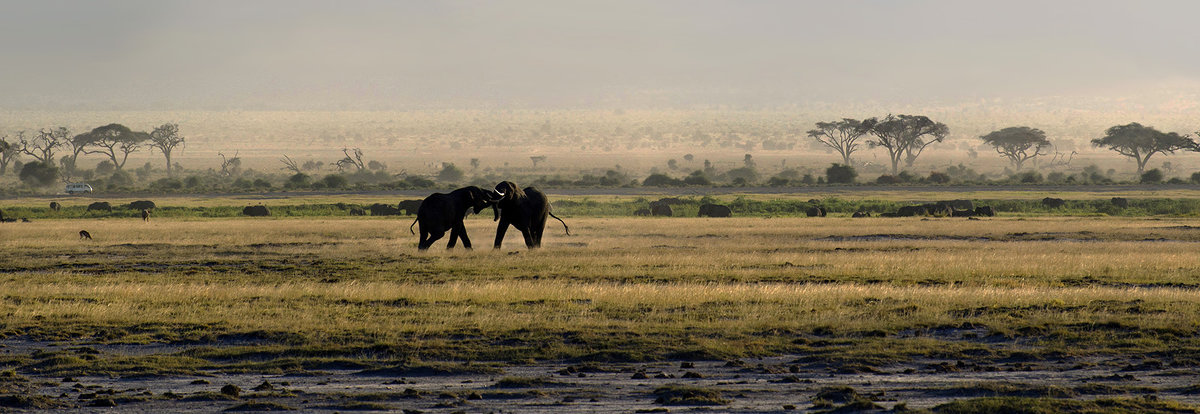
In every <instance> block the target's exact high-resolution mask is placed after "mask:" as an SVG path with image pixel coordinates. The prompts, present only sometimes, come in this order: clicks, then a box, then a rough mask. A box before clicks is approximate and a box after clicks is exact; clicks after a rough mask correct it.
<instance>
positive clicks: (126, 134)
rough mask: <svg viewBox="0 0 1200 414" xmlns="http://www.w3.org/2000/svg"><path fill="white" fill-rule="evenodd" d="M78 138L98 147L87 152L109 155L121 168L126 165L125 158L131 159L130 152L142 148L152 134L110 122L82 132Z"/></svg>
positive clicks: (115, 164) (118, 167) (114, 163)
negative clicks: (118, 154)
mask: <svg viewBox="0 0 1200 414" xmlns="http://www.w3.org/2000/svg"><path fill="white" fill-rule="evenodd" d="M76 139H83V140H85V141H87V142H89V143H90V145H91V146H92V147H95V148H96V149H95V150H85V151H84V152H85V153H87V154H104V155H107V156H108V158H109V159H111V160H112V163H113V165H114V166H116V167H117V169H118V170H120V169H122V168H124V167H125V160H127V159H129V154H132V153H134V152H136V151H137V150H139V149H141V147H142V144H143V143H145V142H146V141H148V140H149V139H150V134H147V133H145V132H137V131H133V130H130V129H129V128H128V127H126V126H124V125H121V124H108V125H105V126H102V127H97V128H96V129H93V130H91V132H88V133H86V134H82V135H80V136H79V137H76ZM118 152H120V153H121V156H120V158H118V157H117V153H118Z"/></svg>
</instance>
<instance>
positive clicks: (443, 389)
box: [0, 194, 1200, 412]
mask: <svg viewBox="0 0 1200 414" xmlns="http://www.w3.org/2000/svg"><path fill="white" fill-rule="evenodd" d="M930 195H931V196H932V197H930V199H939V198H959V197H962V196H963V195H962V194H951V195H945V194H930ZM1038 196H1040V195H1038ZM1109 196H1110V195H1109V194H1101V195H1098V196H1096V197H1091V198H1106V197H1109ZM1184 196H1186V195H1184ZM806 197H807V196H806ZM967 197H968V198H969V197H970V194H968V195H967ZM771 198H774V196H771ZM879 198H894V197H893V196H890V195H886V194H883V195H880V197H879ZM1025 198H1033V197H1025ZM1077 198H1079V199H1085V198H1088V197H1082V196H1080V197H1077ZM298 200H300V199H298ZM172 201H176V200H172ZM178 201H182V202H185V203H187V204H195V205H203V206H208V207H211V208H217V207H219V206H222V205H228V206H231V207H230V208H233V207H232V206H235V205H238V204H234V203H233V202H229V200H225V199H216V200H200V199H194V200H193V199H186V200H184V199H181V200H178ZM311 201H313V200H300V201H297V200H293V202H311ZM576 201H577V202H578V203H576V204H575V208H582V207H579V206H580V205H587V203H586V202H582V201H580V200H576ZM1131 201H1134V202H1135V204H1136V200H1131ZM241 202H244V200H243V201H241ZM266 202H267V203H279V204H278V205H282V204H286V203H287V201H286V199H285V200H282V201H281V200H274V201H271V200H267V201H266ZM29 203H30V204H29V205H30V206H33V205H35V204H34V203H36V205H41V204H42V200H36V201H30V202H29ZM9 204H13V205H15V207H9V208H6V210H10V211H11V210H13V209H16V211H22V210H21V208H23V207H21V204H22V202H13V203H9ZM72 204H78V203H72ZM159 204H160V209H161V210H162V211H163V212H164V214H163V215H162V216H156V217H154V218H152V219H151V221H150V222H149V223H143V222H141V220H140V219H134V218H132V217H129V218H121V217H102V218H98V217H90V218H79V216H80V215H81V214H76V213H73V212H72V211H73V210H70V209H68V210H64V212H65V213H62V214H63V215H64V216H65V217H61V218H55V217H49V216H48V215H49V214H50V213H46V215H47V216H41V215H39V216H37V217H38V218H37V219H35V220H33V222H30V223H5V224H3V225H0V315H2V316H3V318H2V319H0V337H2V338H3V339H0V407H9V408H30V409H54V410H79V411H87V410H95V409H96V407H106V406H116V407H118V408H119V409H121V410H125V411H147V412H155V411H164V410H167V411H215V410H225V409H232V410H263V409H287V408H293V409H300V410H306V411H352V410H368V411H369V410H394V411H398V410H416V411H426V412H443V411H445V412H454V411H465V412H479V411H493V410H505V411H508V410H511V411H521V412H538V411H540V412H564V411H576V412H589V411H632V410H643V411H650V410H663V409H667V410H670V411H681V410H684V411H686V410H692V409H694V407H708V408H710V409H714V410H719V411H741V412H758V411H780V410H787V409H795V410H800V411H803V410H829V409H832V410H839V409H840V410H847V411H852V410H895V411H903V410H931V411H935V412H989V411H996V410H1000V409H1003V408H1008V409H1016V410H1018V411H1021V410H1026V411H1033V410H1044V411H1045V412H1062V411H1080V412H1083V411H1087V412H1106V411H1107V412H1122V411H1123V412H1147V411H1158V412H1194V411H1195V410H1196V408H1195V406H1193V405H1190V404H1197V403H1200V380H1197V379H1196V375H1195V374H1196V372H1197V368H1198V367H1200V332H1198V328H1200V316H1198V315H1200V290H1197V287H1200V278H1198V277H1197V276H1198V275H1200V256H1198V255H1196V254H1195V252H1196V251H1197V247H1200V220H1197V219H1196V218H1191V217H1177V216H1169V215H1157V216H1132V217H1080V216H1062V215H1047V214H1041V213H1039V212H1037V211H1033V212H1022V213H1019V214H1005V213H1003V212H1002V213H1001V216H999V217H985V218H982V219H979V220H968V219H965V218H930V219H921V218H869V219H851V218H848V217H844V216H843V215H842V214H837V215H835V216H833V217H826V218H805V217H794V216H783V217H781V216H774V217H772V216H771V215H770V214H765V215H760V216H756V217H734V218H721V219H718V218H692V217H686V218H685V217H673V218H648V217H645V218H632V217H624V216H622V213H619V212H610V211H609V210H606V209H604V208H601V207H596V206H592V207H591V208H590V209H589V210H588V211H593V212H597V213H595V214H582V213H580V214H573V215H571V216H569V217H564V218H566V219H567V222H568V223H569V224H570V225H571V231H572V235H571V236H565V235H564V234H563V232H562V227H561V226H560V225H558V223H557V222H556V221H551V222H550V223H548V225H547V236H546V241H545V246H544V248H543V249H540V250H534V251H529V250H525V249H524V248H523V247H522V246H520V243H519V233H515V232H513V231H510V232H509V237H508V239H507V240H506V245H505V247H504V248H503V249H501V250H499V251H494V250H492V249H491V247H490V246H491V242H492V238H493V237H494V223H493V222H492V221H491V217H490V215H486V214H485V215H484V216H483V217H477V216H470V217H469V218H468V220H467V223H468V230H469V233H470V235H471V236H472V242H473V244H474V245H475V247H476V250H473V251H465V250H461V249H456V250H451V251H445V250H444V249H442V248H441V247H442V246H444V242H445V239H443V240H442V241H440V242H439V243H437V244H436V245H435V248H434V249H433V250H431V251H429V252H427V253H423V254H422V253H418V252H417V251H416V247H415V245H416V236H412V235H410V234H409V233H408V226H409V223H410V222H411V219H412V218H411V217H346V216H340V215H333V214H332V213H331V214H329V215H322V214H318V213H313V214H312V215H311V216H305V217H276V218H240V217H238V218H209V217H202V216H200V214H184V213H182V212H181V211H183V210H176V213H170V212H171V211H172V210H170V208H169V207H171V206H179V205H177V204H174V203H169V202H167V201H162V202H160V203H159ZM564 204H569V203H564ZM601 204H603V203H601ZM68 206H69V207H72V206H71V205H68ZM184 206H186V205H184ZM28 208H30V209H32V208H33V207H28ZM621 208H623V207H621ZM621 208H614V209H612V210H613V211H617V210H621ZM1134 208H1137V207H1134ZM25 211H26V212H31V213H32V212H34V211H33V210H25ZM314 211H315V210H314ZM577 211H582V210H577ZM38 214H41V213H38ZM693 214H694V212H689V214H688V215H693ZM1089 214H1091V213H1089ZM43 217H45V218H43ZM67 217H70V218H67ZM80 229H87V230H88V231H89V232H91V233H92V235H93V236H94V237H95V239H94V240H92V241H80V240H78V236H77V235H76V234H77V232H78V231H79V230H80ZM228 385H233V386H236V387H237V388H239V390H236V391H237V392H235V390H233V389H232V388H233V387H227V386H228ZM0 409H3V408H0ZM1089 410H1090V411H1089Z"/></svg>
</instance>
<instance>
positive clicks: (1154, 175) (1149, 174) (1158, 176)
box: [1142, 168, 1163, 184]
mask: <svg viewBox="0 0 1200 414" xmlns="http://www.w3.org/2000/svg"><path fill="white" fill-rule="evenodd" d="M1162 180H1163V172H1162V171H1161V170H1159V169H1158V168H1155V169H1152V170H1150V171H1146V172H1144V173H1142V184H1158V183H1161V182H1162Z"/></svg>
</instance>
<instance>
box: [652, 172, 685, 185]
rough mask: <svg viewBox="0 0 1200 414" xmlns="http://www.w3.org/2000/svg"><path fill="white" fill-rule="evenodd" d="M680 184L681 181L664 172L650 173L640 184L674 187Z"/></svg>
mask: <svg viewBox="0 0 1200 414" xmlns="http://www.w3.org/2000/svg"><path fill="white" fill-rule="evenodd" d="M680 184H682V182H681V181H679V180H676V179H674V178H671V177H668V176H666V175H665V174H650V176H649V177H646V179H645V180H642V185H643V186H646V187H675V186H678V185H680Z"/></svg>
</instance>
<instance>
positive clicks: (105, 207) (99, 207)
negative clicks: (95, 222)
mask: <svg viewBox="0 0 1200 414" xmlns="http://www.w3.org/2000/svg"><path fill="white" fill-rule="evenodd" d="M87 211H107V212H110V213H111V212H112V205H111V204H108V202H107V201H97V202H95V203H92V204H89V205H88V208H87Z"/></svg>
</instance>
